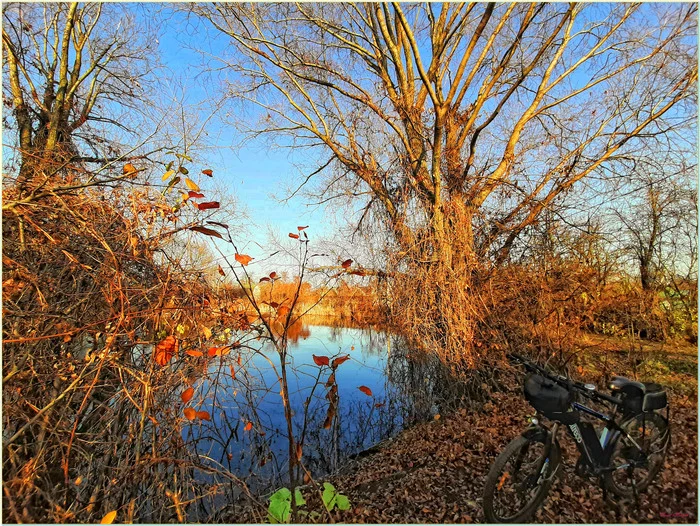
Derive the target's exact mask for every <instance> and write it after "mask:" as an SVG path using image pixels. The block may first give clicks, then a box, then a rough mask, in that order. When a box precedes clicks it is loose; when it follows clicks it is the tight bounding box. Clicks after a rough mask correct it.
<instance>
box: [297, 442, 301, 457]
mask: <svg viewBox="0 0 700 526" xmlns="http://www.w3.org/2000/svg"><path fill="white" fill-rule="evenodd" d="M301 456H302V449H301V444H297V461H300V460H301Z"/></svg>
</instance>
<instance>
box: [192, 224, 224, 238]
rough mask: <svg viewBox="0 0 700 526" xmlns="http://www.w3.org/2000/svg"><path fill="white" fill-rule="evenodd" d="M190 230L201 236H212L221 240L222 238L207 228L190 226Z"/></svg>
mask: <svg viewBox="0 0 700 526" xmlns="http://www.w3.org/2000/svg"><path fill="white" fill-rule="evenodd" d="M190 230H194V231H195V232H200V233H202V234H206V235H208V236H213V237H218V238H219V239H223V236H222V235H221V234H219V233H218V232H217V231H216V230H212V229H211V228H207V227H205V226H191V227H190Z"/></svg>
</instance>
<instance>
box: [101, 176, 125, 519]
mask: <svg viewBox="0 0 700 526" xmlns="http://www.w3.org/2000/svg"><path fill="white" fill-rule="evenodd" d="M127 166H128V165H127ZM116 518H117V510H114V511H110V512H109V513H108V514H107V515H105V516H104V517H102V520H101V521H100V524H112V523H113V522H114V519H116Z"/></svg>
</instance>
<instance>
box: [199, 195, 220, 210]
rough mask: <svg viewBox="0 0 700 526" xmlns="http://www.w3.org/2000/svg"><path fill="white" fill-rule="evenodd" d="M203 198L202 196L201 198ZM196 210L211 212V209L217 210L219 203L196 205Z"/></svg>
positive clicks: (210, 202)
mask: <svg viewBox="0 0 700 526" xmlns="http://www.w3.org/2000/svg"><path fill="white" fill-rule="evenodd" d="M202 197H204V196H202ZM197 208H199V209H200V210H211V209H212V208H219V202H218V201H209V202H207V203H198V204H197Z"/></svg>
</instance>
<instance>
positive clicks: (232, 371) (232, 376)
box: [229, 365, 236, 380]
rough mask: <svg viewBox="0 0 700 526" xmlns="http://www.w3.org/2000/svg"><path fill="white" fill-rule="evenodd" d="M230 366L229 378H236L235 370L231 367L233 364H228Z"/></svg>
mask: <svg viewBox="0 0 700 526" xmlns="http://www.w3.org/2000/svg"><path fill="white" fill-rule="evenodd" d="M229 367H230V368H231V378H232V379H234V380H235V378H236V370H235V369H234V368H233V365H229Z"/></svg>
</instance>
